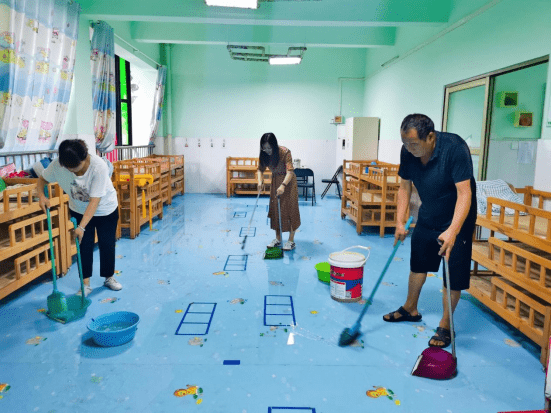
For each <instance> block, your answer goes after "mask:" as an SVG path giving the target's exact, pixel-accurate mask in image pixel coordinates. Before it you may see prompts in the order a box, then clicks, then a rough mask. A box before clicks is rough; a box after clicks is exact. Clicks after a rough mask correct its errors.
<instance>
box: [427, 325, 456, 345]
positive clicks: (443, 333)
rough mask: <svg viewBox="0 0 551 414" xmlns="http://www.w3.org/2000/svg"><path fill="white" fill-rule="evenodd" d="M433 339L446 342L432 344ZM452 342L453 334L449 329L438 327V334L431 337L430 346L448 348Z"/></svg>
mask: <svg viewBox="0 0 551 414" xmlns="http://www.w3.org/2000/svg"><path fill="white" fill-rule="evenodd" d="M432 341H440V342H444V345H435V344H431V342H432ZM451 342H452V335H451V332H450V330H449V329H446V328H441V327H438V328H436V334H435V335H434V336H433V337H432V338H430V341H429V346H436V347H438V348H447V347H448V346H449V345H450V344H451Z"/></svg>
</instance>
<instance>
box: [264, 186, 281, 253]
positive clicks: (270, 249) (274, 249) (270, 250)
mask: <svg viewBox="0 0 551 414" xmlns="http://www.w3.org/2000/svg"><path fill="white" fill-rule="evenodd" d="M277 212H278V214H279V236H280V237H281V238H282V239H283V233H282V232H281V205H280V204H279V196H277ZM282 258H283V250H281V248H279V247H277V246H274V247H268V249H267V250H266V252H265V253H264V259H266V260H271V259H282Z"/></svg>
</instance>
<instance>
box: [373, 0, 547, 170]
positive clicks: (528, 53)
mask: <svg viewBox="0 0 551 414" xmlns="http://www.w3.org/2000/svg"><path fill="white" fill-rule="evenodd" d="M522 10H523V12H522V13H519V12H518V2H517V1H515V0H503V1H501V2H499V3H497V4H496V5H495V6H494V7H492V8H490V9H489V10H487V11H486V12H484V13H483V14H481V15H479V16H477V17H475V18H473V19H472V20H470V21H468V22H467V23H465V24H464V25H462V26H460V27H458V28H457V29H455V30H453V31H451V32H449V33H447V34H446V35H444V36H442V37H440V38H438V39H437V40H435V41H434V42H432V43H430V44H429V45H427V46H425V47H423V48H422V49H420V50H419V51H417V52H415V53H413V54H411V55H410V56H408V57H406V58H405V59H403V60H400V61H398V62H397V63H395V64H393V65H391V66H389V67H388V68H387V69H385V70H382V71H379V72H376V71H374V70H373V67H370V66H369V65H367V66H366V71H367V76H368V79H367V80H366V88H365V100H364V116H378V117H380V118H381V140H399V139H400V136H399V128H400V123H401V121H402V119H403V118H404V117H405V116H406V115H408V114H410V113H413V112H421V113H426V114H427V115H429V116H430V117H431V118H432V119H433V121H434V122H435V125H436V126H437V128H440V127H441V125H442V108H443V102H444V86H445V85H447V84H451V83H454V82H458V81H461V80H464V79H468V78H470V77H473V76H477V75H480V74H483V73H487V72H491V71H493V70H497V69H501V68H504V67H507V66H510V65H513V64H516V63H520V62H523V61H527V60H530V59H534V58H536V57H540V56H544V55H548V54H549V53H550V52H551V42H549V39H550V38H551V24H549V16H550V15H551V2H550V1H548V0H524V1H523V7H522ZM513 22H514V24H513ZM378 53H382V52H379V51H377V50H375V49H371V50H369V51H368V54H367V61H368V62H372V61H380V60H381V58H380V56H378ZM547 76H548V84H549V75H547ZM547 95H549V88H548V91H547ZM543 137H544V138H550V137H551V129H550V128H544V131H543ZM394 155H395V157H394V159H393V161H396V160H397V159H398V158H399V157H398V154H394Z"/></svg>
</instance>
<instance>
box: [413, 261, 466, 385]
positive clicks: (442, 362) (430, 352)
mask: <svg viewBox="0 0 551 414" xmlns="http://www.w3.org/2000/svg"><path fill="white" fill-rule="evenodd" d="M444 270H445V273H446V291H447V293H448V311H449V312H450V333H451V339H452V353H451V354H450V353H449V352H448V351H446V350H444V349H442V348H440V347H437V346H430V347H428V348H427V349H425V350H424V351H423V353H422V354H421V355H419V358H417V362H415V366H414V367H413V369H412V370H411V375H415V376H417V377H424V378H429V379H439V380H444V379H450V378H453V377H455V375H456V374H457V357H456V355H455V332H454V330H453V314H452V299H451V293H450V270H449V266H448V260H447V259H445V258H444Z"/></svg>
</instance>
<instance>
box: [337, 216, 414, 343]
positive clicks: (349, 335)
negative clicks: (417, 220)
mask: <svg viewBox="0 0 551 414" xmlns="http://www.w3.org/2000/svg"><path fill="white" fill-rule="evenodd" d="M412 221H413V217H410V218H409V219H408V221H407V223H406V231H408V230H409V226H410V225H411V223H412ZM400 244H402V241H401V240H398V243H396V246H394V250H393V251H392V254H391V255H390V257H389V258H388V260H387V262H386V265H385V267H384V269H383V271H382V272H381V276H379V280H377V283H375V286H374V287H373V290H372V291H371V295H369V299H367V301H366V302H365V305H364V307H363V309H362V312H361V313H360V316H359V317H358V320H357V321H356V323H355V324H354V326H353V327H352V329H348V328H345V329H344V331H342V333H341V336H340V338H339V346H347V345H350V344H351V343H352V342H354V341H355V340H356V338H358V337H359V336H360V335H361V333H360V327H361V321H362V318H363V317H364V315H365V312H366V311H367V309H368V308H369V306H370V305H371V301H372V300H373V297H374V296H375V292H377V289H378V288H379V285H380V284H381V282H382V280H383V277H384V275H385V273H386V270H387V269H388V266H389V265H390V262H391V261H392V259H393V258H394V255H395V254H396V251H397V250H398V247H400Z"/></svg>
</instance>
